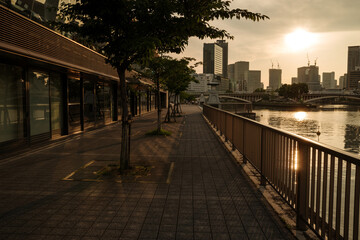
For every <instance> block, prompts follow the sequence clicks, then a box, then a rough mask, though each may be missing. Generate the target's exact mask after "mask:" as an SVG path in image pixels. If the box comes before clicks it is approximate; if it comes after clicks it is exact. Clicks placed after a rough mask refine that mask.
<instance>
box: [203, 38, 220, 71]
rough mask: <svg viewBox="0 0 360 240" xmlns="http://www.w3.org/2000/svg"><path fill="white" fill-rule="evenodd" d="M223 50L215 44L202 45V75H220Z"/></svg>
mask: <svg viewBox="0 0 360 240" xmlns="http://www.w3.org/2000/svg"><path fill="white" fill-rule="evenodd" d="M222 57H223V49H222V47H221V46H219V45H217V44H216V43H204V48H203V73H212V74H217V75H222V73H223V59H222Z"/></svg>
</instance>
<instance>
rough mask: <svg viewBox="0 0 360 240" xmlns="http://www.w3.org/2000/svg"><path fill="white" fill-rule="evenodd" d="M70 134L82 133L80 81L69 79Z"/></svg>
mask: <svg viewBox="0 0 360 240" xmlns="http://www.w3.org/2000/svg"><path fill="white" fill-rule="evenodd" d="M68 86H69V133H74V132H77V131H81V116H80V115H81V106H80V99H81V89H80V79H78V78H69V79H68Z"/></svg>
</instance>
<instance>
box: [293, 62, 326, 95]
mask: <svg viewBox="0 0 360 240" xmlns="http://www.w3.org/2000/svg"><path fill="white" fill-rule="evenodd" d="M297 80H298V83H306V84H307V85H308V87H309V91H320V90H321V85H320V75H319V67H318V66H316V65H309V66H306V67H300V68H298V76H297Z"/></svg>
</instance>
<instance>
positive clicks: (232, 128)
mask: <svg viewBox="0 0 360 240" xmlns="http://www.w3.org/2000/svg"><path fill="white" fill-rule="evenodd" d="M234 120H235V118H234V116H231V138H232V139H231V142H232V150H233V151H235V144H234V142H235V141H234Z"/></svg>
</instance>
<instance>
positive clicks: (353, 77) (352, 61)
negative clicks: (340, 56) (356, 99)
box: [346, 46, 360, 89]
mask: <svg viewBox="0 0 360 240" xmlns="http://www.w3.org/2000/svg"><path fill="white" fill-rule="evenodd" d="M359 68H360V46H349V47H348V66H347V75H348V79H347V85H346V88H347V89H356V88H358V82H359V81H360V79H359V77H358V76H359V75H360V72H359V71H360V70H357V69H359Z"/></svg>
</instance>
